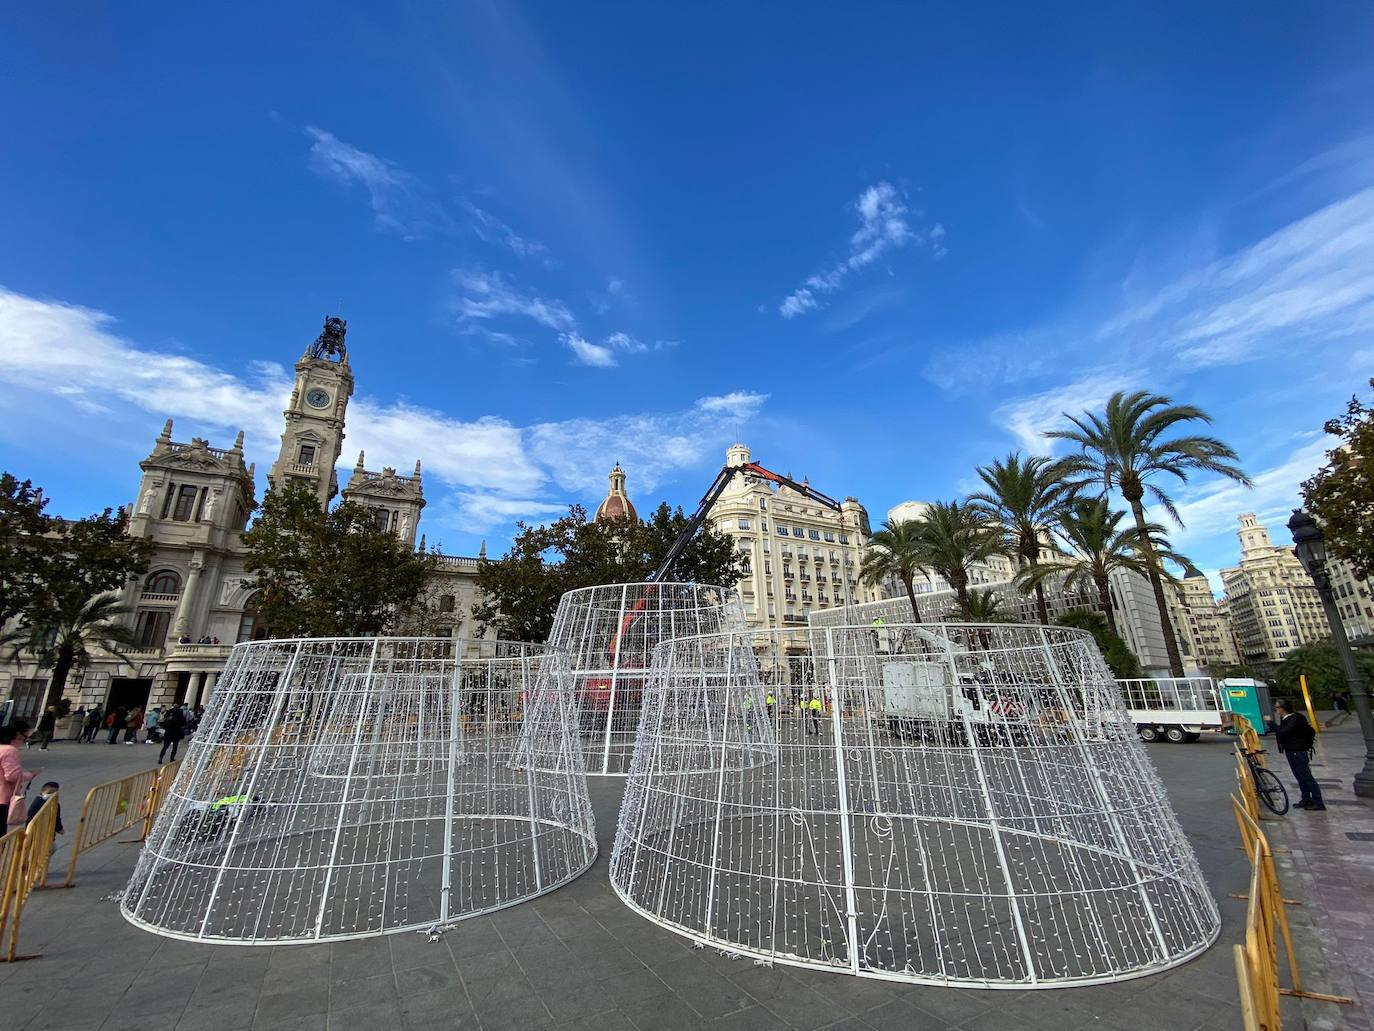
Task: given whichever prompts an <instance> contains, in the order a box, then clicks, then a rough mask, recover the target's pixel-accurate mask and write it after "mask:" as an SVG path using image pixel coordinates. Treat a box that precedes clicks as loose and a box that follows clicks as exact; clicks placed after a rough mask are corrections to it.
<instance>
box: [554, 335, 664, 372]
mask: <svg viewBox="0 0 1374 1031" xmlns="http://www.w3.org/2000/svg"><path fill="white" fill-rule="evenodd" d="M563 343H565V344H567V346H568V349H569V350H571V351H572V353H573V355H574V357H576V358H577V360H578V361H579V362H581V363H582V364H583V365H591V366H594V367H596V368H602V369H610V368H614V367H615V366H617V365H619V364H620V359H619V357H618V356H619V355H622V354H645V353H647V352H649V351H664V350H667V349H668V348H670V347H676V346H677V341H676V340H655V341H654V342H653V343H652V344H651V343H648V342H647V341H644V340H639V339H638V338H636V337H632V336H630V334H629V333H620V332H616V333H612V334H610V335H609V336H608V337H606V339H605V341H604V342H603V343H600V344H594V343H592V342H591V341H589V340H586V339H584V338H583V337H582V336H580V335H578V334H577V333H568V334H565V335H564V337H563Z"/></svg>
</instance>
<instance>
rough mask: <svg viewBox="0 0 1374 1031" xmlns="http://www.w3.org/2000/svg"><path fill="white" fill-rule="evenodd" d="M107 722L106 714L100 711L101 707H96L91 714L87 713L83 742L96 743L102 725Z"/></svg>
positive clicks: (82, 736)
mask: <svg viewBox="0 0 1374 1031" xmlns="http://www.w3.org/2000/svg"><path fill="white" fill-rule="evenodd" d="M104 722H105V714H104V713H103V712H101V711H100V706H98V705H97V706H94V707H93V708H92V709H91V711H90V712H88V713H86V726H85V727H83V728H82V731H81V740H82V741H87V742H89V741H94V740H95V736H96V734H98V733H99V732H100V725H101V724H102V723H104Z"/></svg>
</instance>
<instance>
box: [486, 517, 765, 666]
mask: <svg viewBox="0 0 1374 1031" xmlns="http://www.w3.org/2000/svg"><path fill="white" fill-rule="evenodd" d="M687 523H688V519H687V517H686V516H685V515H684V514H683V512H682V509H681V508H678V509H672V508H670V507H669V506H668V505H667V504H660V505H659V506H658V507H657V508H656V509H655V510H654V511H653V513H652V515H650V516H649V518H648V519H646V520H628V519H612V520H606V521H603V522H596V521H595V520H592V519H589V518H588V516H587V510H586V509H585V508H583V507H582V506H581V505H573V506H571V507H570V508H569V509H568V514H567V515H565V516H563V517H562V518H561V519H558V520H556V521H554V522H552V523H546V524H543V525H539V526H530V525H528V524H526V523H519V524H517V530H518V532H517V533H516V536H515V539H514V541H512V543H511V548H510V551H508V552H507V553H506V554H505V555H504V556H503V557H502V558H500V559H498V560H496V561H492V562H487V563H485V564H484V565H483V566H482V568H481V569H480V570H479V571H478V573H477V588H478V592H479V594H480V597H481V600H480V601H479V602H478V603H477V604H476V605H474V606H473V616H474V618H475V619H476V620H477V624H478V626H479V627H480V628H481V629H482V630H487V629H493V630H495V632H496V633H497V635H498V636H499V637H502V638H506V639H508V640H515V641H544V640H547V639H548V636H549V631H550V629H551V628H552V626H553V617H554V613H555V611H556V610H557V609H558V599H559V598H561V597H562V596H563V595H564V594H565V593H566V592H567V591H572V590H577V589H578V588H581V587H595V586H598V585H600V584H613V583H638V582H641V581H643V580H645V579H646V578H647V577H648V576H649V575H650V574H651V573H652V572H653V571H654V570H655V569H656V568H657V567H658V566H659V564H660V563H661V562H662V561H663V559H664V557H665V556H666V555H667V554H668V551H669V549H670V548H671V547H672V545H673V542H674V541H675V540H677V538H678V536H679V535H680V534H681V533H682V531H683V530H685V529H686V527H687ZM744 571H745V564H744V558H743V556H742V555H741V554H740V553H739V551H738V550H737V549H736V547H735V543H734V541H732V540H731V539H730V538H729V537H728V536H727V535H725V534H722V533H720V532H719V531H717V530H715V529H714V528H712V527H711V526H710V524H709V523H708V524H703V525H702V526H701V527H700V528H699V529H698V530H697V532H696V534H695V535H694V536H693V538H692V540H691V542H690V543H689V544H688V545H687V547H686V548H685V549H684V551H683V553H682V555H681V556H680V557H679V559H678V561H677V564H676V565H675V567H674V568H673V570H672V571H671V572H670V573H669V578H670V579H672V580H674V581H680V582H689V583H706V584H720V585H722V586H725V587H733V586H734V585H735V584H736V583H737V582H739V580H740V578H741V577H742V576H744Z"/></svg>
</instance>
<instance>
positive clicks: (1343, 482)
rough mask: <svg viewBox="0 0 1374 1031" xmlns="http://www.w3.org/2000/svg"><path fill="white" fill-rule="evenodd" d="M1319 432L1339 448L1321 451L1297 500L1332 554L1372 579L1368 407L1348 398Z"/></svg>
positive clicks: (1373, 495) (1372, 412)
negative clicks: (1321, 459) (1318, 525)
mask: <svg viewBox="0 0 1374 1031" xmlns="http://www.w3.org/2000/svg"><path fill="white" fill-rule="evenodd" d="M1369 385H1370V386H1371V387H1374V379H1371V380H1370V381H1369ZM1325 429H1326V432H1327V433H1329V434H1331V435H1332V436H1335V437H1340V438H1341V444H1340V446H1339V447H1337V448H1335V449H1334V450H1331V451H1328V452H1327V453H1326V465H1324V466H1323V467H1322V468H1321V469H1319V470H1318V471H1317V473H1316V475H1315V476H1313V477H1312V478H1311V479H1309V480H1308V481H1307V482H1306V483H1304V484H1303V485H1302V496H1303V499H1304V500H1305V501H1306V502H1307V507H1308V509H1310V510H1311V512H1312V514H1313V515H1315V516H1316V517H1317V518H1318V519H1319V520H1320V521H1321V524H1322V529H1323V531H1324V532H1325V533H1326V542H1327V546H1328V547H1329V548H1330V549H1331V551H1332V553H1333V554H1334V555H1336V556H1337V557H1338V558H1343V559H1345V560H1346V561H1347V562H1349V563H1350V565H1351V568H1352V569H1353V570H1354V571H1355V575H1356V576H1358V577H1359V578H1360V579H1368V578H1369V577H1371V576H1374V408H1371V407H1368V406H1366V405H1364V404H1361V402H1360V399H1359V398H1358V397H1352V398H1351V399H1350V403H1349V404H1348V405H1347V406H1346V412H1345V415H1344V416H1342V417H1341V418H1339V419H1332V420H1330V421H1329V422H1328V423H1326V426H1325Z"/></svg>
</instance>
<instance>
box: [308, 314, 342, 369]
mask: <svg viewBox="0 0 1374 1031" xmlns="http://www.w3.org/2000/svg"><path fill="white" fill-rule="evenodd" d="M347 334H348V323H347V322H345V321H344V320H343V319H341V318H339V317H338V316H337V315H329V316H327V317H326V318H325V320H324V329H322V330H321V331H320V335H319V336H317V337H316V338H315V342H314V343H313V344H311V345H310V346H309V347H307V348H306V349H305V356H306V357H307V358H322V359H324V360H325V361H328V360H330V359H333V360H334V361H336V362H340V363H342V362H346V361H348V348H347V347H346V346H345V345H344V337H345V336H346V335H347Z"/></svg>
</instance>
